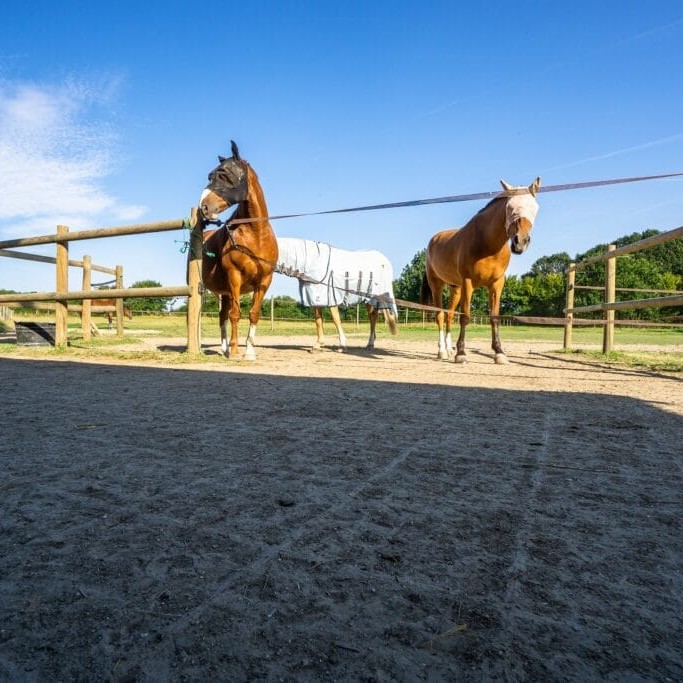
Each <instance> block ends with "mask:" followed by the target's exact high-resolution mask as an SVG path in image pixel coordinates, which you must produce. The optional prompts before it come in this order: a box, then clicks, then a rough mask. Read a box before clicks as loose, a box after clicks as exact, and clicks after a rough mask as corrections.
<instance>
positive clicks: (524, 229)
mask: <svg viewBox="0 0 683 683" xmlns="http://www.w3.org/2000/svg"><path fill="white" fill-rule="evenodd" d="M500 184H501V185H502V186H503V194H502V196H503V197H508V200H507V203H506V205H505V231H506V232H507V236H508V237H509V238H510V249H512V253H513V254H521V253H522V252H524V251H525V250H526V248H527V247H528V246H529V243H530V242H531V228H533V227H534V220H535V219H536V214H537V213H538V202H537V201H536V193H537V192H538V190H539V188H540V187H541V179H540V178H536V180H534V182H533V183H531V185H529V187H524V186H523V185H521V186H519V187H514V186H513V185H510V184H508V183H506V182H505V181H504V180H501V181H500Z"/></svg>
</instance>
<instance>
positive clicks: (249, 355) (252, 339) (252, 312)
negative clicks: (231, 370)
mask: <svg viewBox="0 0 683 683" xmlns="http://www.w3.org/2000/svg"><path fill="white" fill-rule="evenodd" d="M272 279H273V276H272V274H271V275H270V277H266V278H264V279H263V280H261V283H260V284H259V286H258V287H256V288H255V289H254V298H253V299H252V301H251V308H250V309H249V331H248V332H247V341H246V349H245V351H244V358H245V359H246V360H256V348H255V343H256V326H257V325H258V322H259V320H260V319H261V304H262V303H263V299H264V298H265V296H266V292H267V291H268V287H269V285H270V282H271V280H272ZM238 311H239V307H238ZM238 320H239V318H238Z"/></svg>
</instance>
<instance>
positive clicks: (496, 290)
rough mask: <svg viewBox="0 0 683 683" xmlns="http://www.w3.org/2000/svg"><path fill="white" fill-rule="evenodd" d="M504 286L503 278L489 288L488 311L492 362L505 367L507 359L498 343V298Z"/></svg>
mask: <svg viewBox="0 0 683 683" xmlns="http://www.w3.org/2000/svg"><path fill="white" fill-rule="evenodd" d="M504 284H505V277H501V278H500V279H499V280H496V281H495V282H494V283H493V285H491V287H489V311H491V348H492V349H493V352H494V353H495V356H494V357H493V359H494V361H495V362H496V363H498V365H506V364H507V363H509V362H510V361H508V357H507V356H506V355H505V352H504V351H503V347H502V345H501V343H500V315H499V314H500V296H501V293H502V291H503V285H504Z"/></svg>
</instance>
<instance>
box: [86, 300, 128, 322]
mask: <svg viewBox="0 0 683 683" xmlns="http://www.w3.org/2000/svg"><path fill="white" fill-rule="evenodd" d="M90 303H91V305H93V306H114V307H116V299H92V300H91V302H90ZM102 315H106V316H107V321H108V324H107V327H108V329H110V330H111V328H112V325H113V320H114V311H103V312H102ZM123 315H125V316H126V318H128V320H132V319H133V311H131V310H130V307H129V306H124V307H123Z"/></svg>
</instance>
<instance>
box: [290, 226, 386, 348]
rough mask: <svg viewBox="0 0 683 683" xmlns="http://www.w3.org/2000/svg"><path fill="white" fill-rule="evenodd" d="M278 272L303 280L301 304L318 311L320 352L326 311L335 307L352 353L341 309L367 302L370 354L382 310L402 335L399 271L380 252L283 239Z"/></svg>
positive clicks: (343, 338) (341, 340)
mask: <svg viewBox="0 0 683 683" xmlns="http://www.w3.org/2000/svg"><path fill="white" fill-rule="evenodd" d="M277 242H278V252H279V256H278V260H277V266H276V272H278V273H282V274H283V275H289V276H290V277H296V278H297V279H298V280H299V295H300V297H301V304H302V305H303V306H306V307H308V308H312V309H313V315H314V317H315V326H316V335H317V338H316V343H315V345H314V347H313V348H314V349H315V350H320V349H321V348H322V347H323V346H324V344H325V340H324V333H323V317H322V309H323V308H329V309H330V314H331V315H332V321H333V323H334V325H335V327H336V329H337V335H338V338H339V347H340V349H341V350H344V349H345V348H346V335H345V334H344V330H343V329H342V326H341V319H340V317H339V306H351V305H353V304H355V303H357V302H363V303H365V305H366V308H367V311H368V318H369V320H370V336H369V338H368V343H367V346H366V348H367V349H374V348H375V339H376V334H375V328H376V326H377V317H378V312H379V311H382V313H383V314H384V317H385V320H386V322H387V324H388V325H389V329H390V330H391V333H392V334H396V329H397V328H396V317H397V310H396V301H395V299H394V292H393V279H394V274H393V269H392V267H391V263H390V262H389V259H387V257H386V256H385V255H384V254H382V253H381V252H379V251H375V250H365V251H347V250H345V249H338V248H337V247H333V246H331V245H329V244H325V243H324V242H315V241H313V240H305V239H296V238H292V237H279V238H278V240H277Z"/></svg>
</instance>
